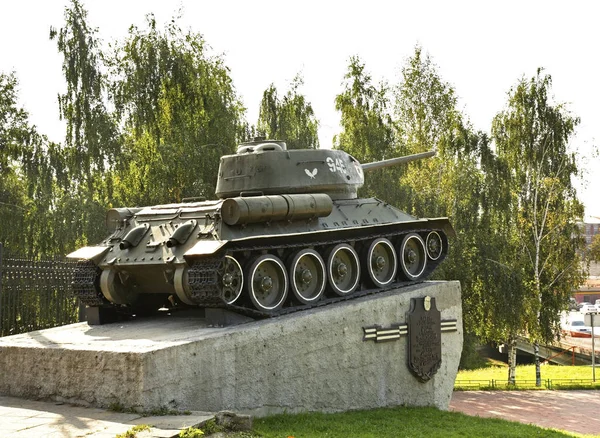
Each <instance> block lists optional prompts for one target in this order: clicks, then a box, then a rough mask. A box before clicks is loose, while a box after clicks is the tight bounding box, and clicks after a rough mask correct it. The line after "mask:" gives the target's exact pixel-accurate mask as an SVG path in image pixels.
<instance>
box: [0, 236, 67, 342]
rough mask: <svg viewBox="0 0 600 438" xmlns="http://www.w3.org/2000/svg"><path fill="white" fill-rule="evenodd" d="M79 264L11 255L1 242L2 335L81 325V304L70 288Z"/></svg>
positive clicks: (0, 320) (0, 293)
mask: <svg viewBox="0 0 600 438" xmlns="http://www.w3.org/2000/svg"><path fill="white" fill-rule="evenodd" d="M75 264H76V262H75V261H71V260H67V259H65V258H60V259H59V258H56V259H43V260H33V259H28V258H25V257H19V256H16V255H12V254H8V253H7V251H6V248H3V247H2V244H1V243H0V336H7V335H14V334H17V333H24V332H29V331H32V330H39V329H44V328H50V327H56V326H59V325H64V324H71V323H74V322H77V321H78V320H79V304H78V302H77V299H76V298H75V297H74V296H73V294H72V293H71V286H70V285H71V281H72V278H73V272H74V269H75Z"/></svg>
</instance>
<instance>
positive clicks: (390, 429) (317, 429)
mask: <svg viewBox="0 0 600 438" xmlns="http://www.w3.org/2000/svg"><path fill="white" fill-rule="evenodd" d="M245 436H246V437H249V436H260V437H265V438H275V437H277V438H289V437H293V438H317V437H318V438H321V437H328V438H349V437H352V438H386V437H389V438H397V437H428V438H435V437H440V438H442V437H443V438H452V437H503V438H504V437H515V438H516V437H519V438H521V437H533V436H535V437H573V436H576V437H583V436H585V435H580V434H573V433H570V432H563V431H557V430H551V429H544V428H540V427H537V426H531V425H526V424H521V423H516V422H511V421H505V420H498V419H490V418H479V417H470V416H467V415H464V414H461V413H457V412H445V411H440V410H438V409H435V408H412V407H398V408H388V409H374V410H369V411H352V412H344V413H337V414H319V413H312V414H297V415H276V416H272V417H267V418H257V419H255V420H254V433H253V434H249V435H245Z"/></svg>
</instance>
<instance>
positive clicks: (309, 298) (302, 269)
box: [288, 248, 327, 304]
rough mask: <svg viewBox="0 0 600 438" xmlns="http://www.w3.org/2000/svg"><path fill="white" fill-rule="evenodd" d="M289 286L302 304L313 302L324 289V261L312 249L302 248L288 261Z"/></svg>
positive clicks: (319, 296)
mask: <svg viewBox="0 0 600 438" xmlns="http://www.w3.org/2000/svg"><path fill="white" fill-rule="evenodd" d="M288 273H289V276H290V287H291V289H292V292H293V294H294V296H295V297H296V298H297V299H298V300H299V301H300V302H301V303H302V304H310V303H314V302H316V301H318V300H319V298H321V296H322V295H323V292H324V291H325V283H326V278H327V275H326V274H325V263H324V262H323V259H322V258H321V256H320V255H319V253H318V252H317V251H315V250H314V249H308V248H307V249H303V250H300V251H298V252H296V253H294V254H293V256H292V257H290V259H289V261H288Z"/></svg>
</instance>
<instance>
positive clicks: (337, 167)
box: [326, 157, 346, 173]
mask: <svg viewBox="0 0 600 438" xmlns="http://www.w3.org/2000/svg"><path fill="white" fill-rule="evenodd" d="M326 161H327V165H328V166H329V170H330V171H332V172H340V173H346V165H345V164H344V162H343V161H342V160H341V159H339V158H336V159H335V161H334V160H333V158H331V157H327V160H326Z"/></svg>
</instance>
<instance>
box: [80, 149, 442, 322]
mask: <svg viewBox="0 0 600 438" xmlns="http://www.w3.org/2000/svg"><path fill="white" fill-rule="evenodd" d="M433 155H434V153H433V152H425V153H421V154H415V155H409V156H405V157H399V158H392V159H388V160H383V161H378V162H373V163H366V164H360V163H359V162H358V161H357V160H356V159H355V158H354V157H352V156H351V155H349V154H347V153H346V152H344V151H339V150H324V149H295V150H287V148H286V145H285V143H284V142H281V141H273V140H264V139H256V140H254V141H251V142H248V143H244V144H242V145H240V147H239V148H238V150H237V153H236V154H234V155H227V156H223V157H222V158H221V162H220V167H219V175H218V181H217V186H216V195H217V198H218V199H216V200H213V201H200V202H183V203H177V204H165V205H156V206H149V207H136V208H114V209H111V210H109V212H108V213H107V228H108V231H109V236H108V237H107V238H106V239H105V240H104V241H102V242H101V243H99V244H98V245H95V246H90V247H84V248H81V249H79V250H77V251H75V252H74V253H71V254H69V257H70V258H74V259H78V260H80V263H79V264H78V269H77V272H76V276H75V280H74V282H73V291H74V293H75V295H76V296H78V297H79V298H80V300H81V302H82V303H83V304H85V305H86V306H87V309H88V311H89V312H90V314H96V313H98V312H99V311H115V312H117V311H118V312H124V311H125V312H130V313H136V314H137V313H140V312H142V311H148V310H150V311H151V310H153V309H157V308H158V307H160V306H164V305H167V306H173V305H175V306H200V307H225V308H227V309H230V310H233V311H236V312H240V313H245V314H248V315H251V316H273V315H277V314H280V313H282V312H288V311H291V310H294V311H295V310H301V309H307V308H311V307H313V306H315V305H317V304H318V305H323V304H328V303H332V304H333V303H334V302H336V301H338V300H339V299H341V298H343V299H348V298H350V297H354V296H359V295H363V294H365V293H375V292H379V291H382V290H386V289H390V288H397V287H400V286H403V285H407V284H411V283H413V282H415V281H421V280H423V279H425V278H427V276H428V275H429V274H431V272H433V270H434V269H435V268H436V267H437V266H438V265H439V264H440V263H441V262H442V260H443V259H444V258H445V257H446V254H447V252H448V236H449V235H452V234H453V230H452V226H451V225H450V222H449V221H448V219H447V218H435V219H419V218H416V217H413V216H411V215H409V214H407V213H405V212H402V211H401V210H399V209H397V208H395V207H393V206H391V205H389V204H387V203H385V202H383V201H381V200H379V199H377V198H358V195H357V190H358V189H359V188H360V187H361V186H362V185H363V183H364V173H365V172H369V171H374V170H376V169H379V168H382V167H387V166H395V165H400V164H403V163H407V162H410V161H414V160H418V159H423V158H427V157H431V156H433Z"/></svg>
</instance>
